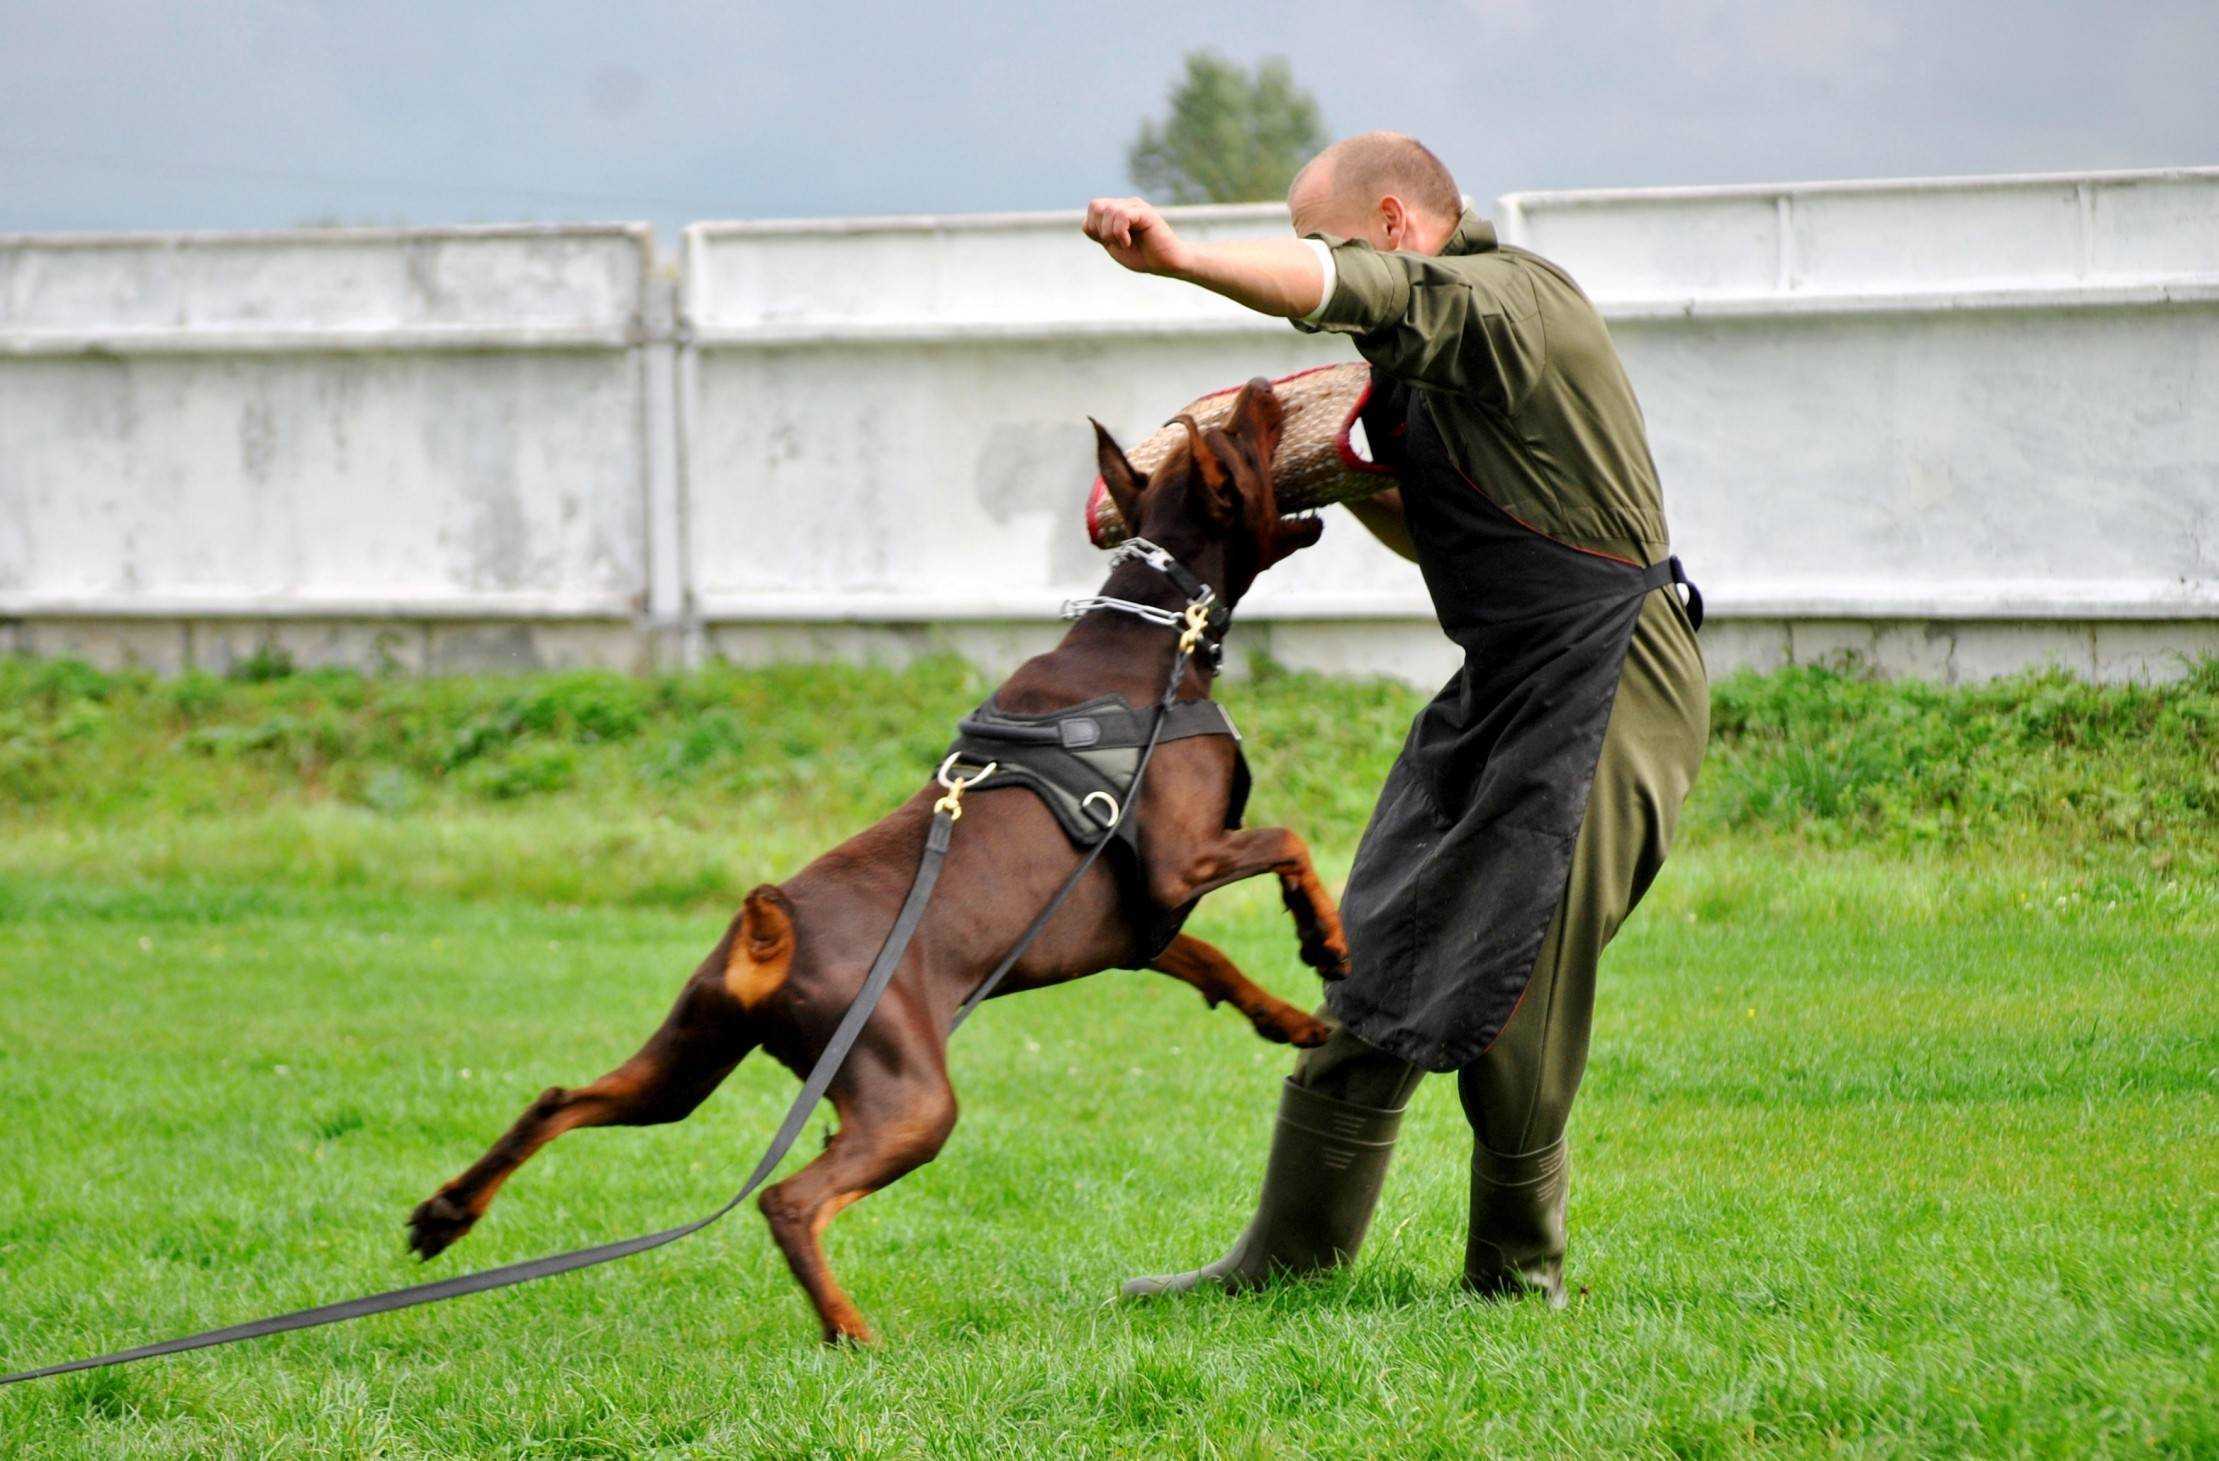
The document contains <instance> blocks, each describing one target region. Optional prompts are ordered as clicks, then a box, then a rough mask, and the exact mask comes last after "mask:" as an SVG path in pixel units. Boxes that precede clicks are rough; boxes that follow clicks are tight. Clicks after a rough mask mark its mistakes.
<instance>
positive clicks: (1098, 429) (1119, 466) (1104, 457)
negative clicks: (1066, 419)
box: [1086, 416, 1148, 537]
mask: <svg viewBox="0 0 2219 1461" xmlns="http://www.w3.org/2000/svg"><path fill="white" fill-rule="evenodd" d="M1086 419H1087V422H1088V424H1089V425H1091V426H1092V427H1093V428H1094V460H1095V463H1096V465H1097V467H1098V468H1099V469H1100V471H1101V473H1102V485H1103V486H1104V487H1106V488H1108V489H1109V498H1110V501H1111V503H1113V504H1114V505H1115V506H1116V508H1117V515H1118V516H1119V517H1121V518H1123V519H1124V520H1125V533H1126V536H1128V537H1131V536H1135V535H1137V534H1138V533H1139V532H1140V495H1141V494H1142V493H1143V492H1146V491H1147V490H1148V476H1147V474H1146V473H1144V472H1136V471H1134V470H1133V464H1132V463H1131V462H1129V461H1127V460H1125V450H1124V448H1123V447H1120V446H1119V445H1118V444H1117V442H1116V439H1115V438H1113V437H1112V436H1111V435H1110V434H1109V428H1108V427H1106V426H1104V425H1103V424H1102V423H1101V422H1099V421H1096V420H1095V419H1094V418H1093V417H1092V416H1089V417H1087V418H1086Z"/></svg>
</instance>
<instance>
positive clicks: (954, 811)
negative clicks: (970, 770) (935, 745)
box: [932, 751, 1002, 822]
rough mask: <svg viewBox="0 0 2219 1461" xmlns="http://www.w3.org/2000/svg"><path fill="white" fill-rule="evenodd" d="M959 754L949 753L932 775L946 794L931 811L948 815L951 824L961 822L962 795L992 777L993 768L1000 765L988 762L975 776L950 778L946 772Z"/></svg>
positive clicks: (952, 766)
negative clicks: (945, 789) (944, 789)
mask: <svg viewBox="0 0 2219 1461" xmlns="http://www.w3.org/2000/svg"><path fill="white" fill-rule="evenodd" d="M959 754H961V753H960V752H952V751H951V752H950V753H949V754H948V759H947V760H945V761H942V762H941V763H940V769H939V770H938V771H936V772H934V773H933V780H935V781H937V782H939V783H940V784H941V785H942V786H944V787H946V788H947V789H948V794H947V795H946V796H943V797H942V798H940V800H938V801H936V802H934V803H933V804H932V809H933V810H934V811H935V812H946V813H947V814H948V820H949V821H951V822H959V821H961V820H963V793H965V792H967V791H969V790H970V789H971V788H972V787H974V786H977V785H978V784H979V783H980V782H982V781H984V780H985V779H986V778H987V777H989V776H992V775H993V774H994V768H996V767H997V766H999V765H1001V764H1002V763H1001V762H999V761H989V762H987V763H986V769H985V770H983V771H981V772H979V774H978V775H976V776H958V777H954V778H950V777H949V775H948V772H949V771H950V770H952V769H953V768H954V766H955V759H956V756H957V755H959Z"/></svg>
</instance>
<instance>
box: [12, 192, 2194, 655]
mask: <svg viewBox="0 0 2219 1461" xmlns="http://www.w3.org/2000/svg"><path fill="white" fill-rule="evenodd" d="M1494 216H1495V217H1496V219H1497V222H1498V224H1499V226H1500V228H1501V229H1502V232H1503V234H1504V237H1505V238H1506V240H1508V241H1510V242H1513V243H1519V244H1523V245H1525V246H1528V247H1531V248H1533V249H1535V250H1537V251H1539V252H1541V253H1543V254H1545V255H1547V256H1549V257H1551V258H1553V259H1555V260H1557V261H1558V262H1560V263H1562V264H1564V265H1565V266H1566V267H1567V268H1568V269H1569V270H1570V271H1571V272H1572V273H1573V274H1574V275H1575V277H1577V278H1578V279H1579V280H1580V281H1581V283H1582V285H1583V286H1584V287H1585V288H1586V289H1587V290H1588V292H1589V293H1590V294H1591V295H1592V296H1593V297H1594V298H1595V300H1596V302H1597V304H1598V305H1599V306H1600V307H1601V308H1602V310H1603V312H1604V314H1605V316H1606V318H1607V319H1608V320H1609V321H1610V323H1611V328H1612V331H1613V333H1614V335H1615V336H1616V338H1617V340H1618V342H1619V345H1620V348H1621V350H1622V352H1623V354H1624V356H1625V359H1626V363H1627V368H1628V370H1629V371H1630V373H1631V374H1632V377H1633V380H1634V384H1635V387H1636V389H1637V390H1638V392H1639V393H1640V395H1641V399H1642V402H1643V405H1644V408H1645V411H1646V414H1647V417H1648V420H1649V423H1650V428H1651V433H1652V440H1653V444H1654V447H1655V451H1656V455H1657V459H1658V464H1659V467H1660V469H1661V471H1662V474H1663V478H1664V481H1665V486H1666V493H1667V502H1668V507H1669V511H1670V514H1671V517H1672V521H1673V527H1674V535H1675V540H1676V546H1677V547H1678V549H1679V550H1680V552H1681V553H1682V555H1683V556H1684V557H1685V558H1686V560H1687V562H1688V564H1689V566H1690V568H1691V570H1692V571H1693V572H1694V574H1695V576H1696V577H1697V578H1698V579H1699V580H1700V581H1701V582H1702V583H1703V585H1704V587H1705V591H1706V594H1707V597H1708V599H1709V602H1710V606H1711V614H1712V622H1711V625H1710V626H1709V627H1708V628H1707V629H1706V631H1705V636H1704V638H1705V649H1706V654H1707V655H1708V657H1709V658H1710V661H1711V663H1712V666H1713V668H1714V669H1716V670H1720V671H1723V670H1729V669H1732V668H1736V667H1739V666H1742V665H1756V666H1760V667H1761V666H1769V665H1777V664H1783V663H1791V662H1813V661H1826V660H1831V659H1835V658H1839V657H1841V656H1844V655H1852V656H1857V657H1860V658H1863V659H1865V660H1868V661H1870V662H1871V663H1873V664H1875V665H1876V666H1878V667H1879V668H1881V669H1882V670H1884V671H1887V672H1890V673H1896V674H1908V675H1917V676H1921V677H1925V678H1930V679H1937V680H1947V681H1961V680H1977V679H1982V678H1986V677H1988V676H1991V675H1994V674H1997V673H2002V672H2007V671H2011V670H2016V669H2020V668H2024V667H2028V666H2032V665H2037V664H2059V665H2063V666H2065V667H2067V668H2069V669H2072V670H2074V671H2076V672H2078V673H2080V674H2083V675H2086V676H2089V677H2092V678H2100V679H2130V678H2162V677H2167V676H2170V675H2174V674H2177V673H2179V672H2180V671H2181V670H2182V669H2183V668H2184V667H2185V665H2186V664H2187V663H2189V662H2190V660H2191V659H2192V658H2194V657H2196V656H2200V655H2210V654H2214V653H2219V168H2214V169H2192V170H2178V171H2168V172H2145V173H2110V174H2087V175H2070V176H2045V177H2012V178H1977V179H1937V180H1917V181H1908V182H1891V183H1833V184H1805V185H1792V186H1780V187H1745V188H1709V189H1648V190H1629V191H1613V192H1584V193H1526V194H1514V195H1511V196H1509V197H1506V198H1503V199H1500V200H1498V201H1497V203H1496V205H1495V207H1494ZM1180 223H1181V226H1182V227H1183V228H1184V229H1186V230H1188V231H1190V232H1192V233H1195V234H1199V235H1201V236H1232V235H1239V234H1244V233H1254V232H1259V231H1261V232H1269V231H1274V230H1277V229H1281V228H1283V227H1284V226H1285V218H1284V213H1283V210H1281V209H1279V208H1278V207H1276V206H1275V205H1258V206H1253V207H1239V208H1212V209H1197V210H1188V211H1187V212H1186V213H1185V214H1184V216H1183V217H1181V219H1180ZM1076 224H1077V219H1076V217H1075V215H1065V214H1053V215H1019V216H1009V215H998V216H978V217H946V218H898V219H875V220H841V221H831V222H792V223H778V222H772V223H701V224H696V225H694V226H693V227H691V228H689V229H688V230H686V233H685V236H684V239H683V241H682V246H681V247H680V248H679V250H678V252H677V256H676V258H675V259H674V260H670V261H667V262H659V261H658V259H657V257H656V254H655V250H654V247H653V242H652V240H651V239H650V237H649V234H648V231H647V229H646V228H645V227H644V226H639V225H605V226H604V225H593V226H585V225H562V226H539V227H481V228H466V229H420V230H342V231H333V232H308V233H272V234H247V235H165V236H156V235H121V236H110V235H101V236H16V237H8V238H0V652H7V651H10V650H13V651H19V652H28V653H32V654H38V655H47V656H54V655H64V654H75V655H81V656H84V657H87V658H90V659H92V660H94V661H95V662H98V663H103V664H111V665H112V664H123V663H137V664H143V665H147V666H151V667H154V668H158V669H163V670H173V669H177V668H181V667H183V666H185V665H187V664H197V665H203V666H207V667H209V668H216V669H221V668H224V667H226V666H227V665H229V664H232V663H234V662H236V661H238V660H240V659H242V658H245V657H247V656H251V655H253V654H255V653H256V652H257V651H265V652H266V651H269V650H273V649H274V650H278V651H282V652H283V653H285V654H287V655H289V656H291V657H292V658H293V659H294V660H295V661H296V662H299V663H326V662H340V663H350V664H358V665H364V666H375V665H389V666H392V667H395V668H398V669H401V670H405V671H437V670H445V669H485V668H497V667H503V666H510V667H517V668H524V667H530V666H545V665H561V664H580V663H595V664H613V665H619V666H625V667H635V668H637V667H645V666H648V665H651V664H674V663H689V662H698V661H700V660H703V659H706V658H711V657H722V658H727V659H731V660H735V661H741V662H758V661H765V660H773V659H796V658H804V659H823V658H846V659H853V658H887V659H897V660H898V659H903V658H907V657H910V656H913V655H915V654H918V653H921V652H937V651H949V650H952V651H954V652H956V653H960V654H963V655H965V656H967V657H970V658H972V659H975V660H978V661H980V662H982V663H986V664H988V665H992V666H1000V665H1004V664H1008V663H1011V662H1013V661H1014V660H1015V659H1017V658H1020V657H1022V656H1023V655H1024V654H1027V653H1031V652H1033V651H1035V650H1037V649H1038V648H1041V647H1043V646H1044V645H1046V644H1047V643H1049V642H1051V641H1052V639H1053V637H1054V635H1055V634H1056V633H1057V624H1056V621H1055V617H1054V616H1055V610H1056V606H1057V604H1058V603H1059V602H1060V600H1061V599H1062V598H1064V597H1066V596H1068V595H1071V594H1074V593H1079V592H1083V591H1086V590H1088V589H1090V588H1091V587H1092V586H1093V585H1094V584H1095V583H1096V582H1097V581H1098V579H1099V575H1100V566H1099V562H1100V560H1099V555H1097V554H1096V553H1095V551H1094V550H1093V549H1092V548H1090V547H1089V546H1088V544H1087V542H1086V539H1085V535H1084V533H1083V531H1082V530H1081V528H1080V526H1079V504H1080V501H1081V498H1082V495H1083V491H1084V488H1085V485H1086V482H1087V480H1088V478H1089V477H1090V476H1091V473H1092V465H1091V446H1090V433H1089V431H1088V428H1087V425H1086V417H1087V416H1088V415H1094V416H1098V417H1100V418H1101V419H1102V420H1103V421H1104V422H1105V423H1107V424H1108V425H1109V426H1110V427H1111V428H1112V429H1113V430H1114V431H1116V432H1118V433H1119V434H1120V435H1121V436H1123V437H1125V438H1126V439H1132V438H1136V437H1138V436H1140V435H1142V434H1144V433H1146V432H1147V431H1148V430H1150V429H1152V428H1153V427H1154V426H1155V425H1156V424H1157V423H1158V422H1160V421H1161V419H1162V418H1163V417H1164V416H1165V415H1166V414H1167V413H1168V412H1170V411H1171V410H1173V409H1175V408H1176V407H1177V406H1178V405H1179V404H1180V403H1182V402H1183V401H1185V400H1186V399H1187V398H1188V397H1190V396H1192V395H1194V394H1197V393H1199V392H1201V391H1203V390H1207V389H1212V388H1215V387H1218V386H1222V385H1226V384H1230V383H1233V382H1236V381H1238V380H1241V379H1244V378H1246V377H1248V376H1250V375H1255V374H1265V375H1275V374H1281V373H1284V372H1286V371H1289V370H1294V369H1298V368H1300V367H1302V366H1304V365H1309V364H1314V363H1320V362H1324V361H1330V360H1337V359H1346V358H1349V356H1350V354H1351V348H1350V346H1349V343H1348V342H1347V341H1345V340H1340V339H1334V338H1324V337H1308V336H1303V335H1300V334H1298V333H1296V332H1295V331H1293V330H1290V329H1288V328H1286V327H1285V326H1283V325H1279V324H1276V323H1274V322H1271V321H1264V320H1259V319H1256V318H1254V317H1252V316H1248V315H1246V314H1244V313H1243V312H1242V311H1240V310H1239V309H1237V308H1236V307H1234V306H1232V305H1230V304H1228V303H1226V302H1224V301H1222V300H1219V299H1216V298H1215V297H1213V296H1209V295H1206V294H1203V293H1201V292H1199V291H1195V290H1191V289H1186V288H1183V287H1180V286H1177V285H1173V284H1168V283H1164V282H1162V281H1157V280H1151V279H1143V278H1139V277H1137V276H1132V275H1128V274H1125V273H1123V272H1122V271H1120V270H1118V269H1116V268H1114V267H1113V266H1111V265H1109V264H1108V263H1107V262H1106V261H1104V260H1103V259H1102V258H1101V257H1100V256H1099V254H1098V253H1097V252H1096V251H1094V250H1093V248H1092V247H1091V245H1089V244H1087V243H1086V242H1085V241H1084V240H1083V239H1081V238H1080V237H1079V235H1078V233H1077V227H1076ZM1243 621H1244V622H1243V629H1242V632H1241V633H1240V634H1238V635H1236V636H1235V641H1234V649H1235V658H1236V663H1237V661H1238V660H1239V658H1240V657H1241V656H1242V655H1243V654H1248V653H1255V652H1258V651H1261V652H1264V653H1268V654H1270V655H1271V656H1272V657H1274V658H1275V659H1277V660H1279V661H1281V662H1284V663H1288V664H1291V665H1296V666H1301V667H1309V668H1319V669H1327V670H1347V671H1352V672H1379V671H1384V672H1387V673H1391V674H1395V675H1398V676H1400V677H1403V678H1407V679H1412V680H1416V681H1421V682H1422V681H1427V680H1432V679H1436V678H1438V677H1439V676H1440V675H1442V674H1445V673H1446V671H1447V669H1448V668H1449V666H1450V664H1451V663H1452V656H1453V654H1454V650H1453V649H1452V648H1451V647H1450V646H1449V645H1448V644H1447V643H1446V641H1445V640H1443V639H1441V637H1440V635H1439V633H1438V631H1437V630H1436V629H1435V628H1434V627H1433V626H1432V623H1431V620H1430V616H1429V615H1428V613H1427V609H1426V603H1425V599H1424V595H1423V591H1422V588H1421V587H1420V585H1419V584H1418V582H1417V579H1416V575H1415V573H1414V571H1413V570H1411V569H1410V568H1409V567H1408V566H1407V565H1405V564H1403V563H1401V562H1400V561H1399V560H1396V559H1393V558H1391V557H1389V556H1388V555H1387V554H1386V553H1385V552H1384V551H1383V550H1380V549H1378V548H1377V547H1376V546H1374V545H1373V544H1372V543H1371V542H1370V541H1369V539H1368V538H1367V537H1365V535H1363V534H1362V532H1361V531H1360V530H1359V529H1357V528H1356V527H1355V525H1354V523H1353V522H1351V521H1348V520H1346V519H1345V518H1344V519H1342V520H1340V521H1337V522H1335V523H1333V524H1332V525H1331V526H1330V528H1329V530H1328V532H1327V535H1326V539H1325V542H1324V543H1323V544H1322V545H1321V546H1320V547H1319V548H1318V549H1316V550H1314V551H1312V552H1310V553H1306V554H1304V555H1302V556H1300V557H1298V558H1296V559H1294V560H1292V561H1290V562H1289V563H1288V564H1287V565H1285V566H1284V567H1283V568H1282V569H1280V570H1278V571H1276V572H1275V573H1274V574H1272V575H1271V576H1270V577H1269V578H1268V579H1267V580H1266V581H1265V582H1264V583H1263V584H1262V585H1261V586H1260V587H1259V589H1258V591H1257V593H1256V594H1255V596H1254V597H1253V599H1252V600H1251V602H1250V604H1249V605H1248V607H1247V609H1246V611H1245V612H1244V614H1243Z"/></svg>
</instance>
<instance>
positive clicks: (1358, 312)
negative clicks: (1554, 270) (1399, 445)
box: [1296, 234, 1546, 409]
mask: <svg viewBox="0 0 2219 1461" xmlns="http://www.w3.org/2000/svg"><path fill="white" fill-rule="evenodd" d="M1310 241H1311V242H1314V243H1322V244H1324V245H1325V246H1326V248H1327V250H1328V251H1329V253H1330V256H1331V261H1332V268H1331V273H1330V276H1329V278H1328V286H1329V287H1328V292H1327V294H1326V297H1325V299H1324V300H1323V301H1322V302H1321V303H1320V305H1319V306H1318V308H1317V310H1316V311H1314V312H1313V313H1312V314H1311V316H1310V317H1309V318H1308V319H1306V320H1301V321H1297V322H1296V328H1298V329H1307V330H1330V331H1333V332H1334V333H1336V334H1343V335H1349V336H1352V337H1353V338H1354V340H1355V343H1356V348H1357V350H1358V351H1359V352H1360V353H1361V354H1362V355H1363V357H1364V358H1365V359H1366V360H1368V361H1370V362H1371V363H1372V364H1373V365H1376V366H1378V367H1379V368H1380V369H1381V370H1382V371H1385V372H1386V373H1387V374H1388V375H1391V376H1394V377H1395V378H1396V379H1398V380H1406V381H1411V382H1414V383H1416V384H1418V385H1424V386H1430V387H1432V388H1434V389H1436V390H1451V391H1458V392H1462V393H1465V394H1468V395H1471V396H1474V397H1477V398H1478V399H1480V400H1482V401H1485V402H1487V403H1488V404H1490V405H1493V406H1495V407H1497V408H1498V409H1510V408H1513V407H1515V405H1516V404H1517V403H1518V402H1519V401H1520V400H1522V399H1523V398H1524V397H1525V394H1526V391H1527V389H1528V388H1529V387H1530V386H1531V385H1532V383H1533V381H1534V380H1535V379H1537V378H1538V377H1539V375H1540V372H1541V370H1542V368H1543V365H1544V363H1545V359H1546V336H1545V335H1544V333H1543V331H1542V330H1541V328H1540V318H1539V309H1538V302H1537V301H1536V299H1535V297H1534V294H1533V289H1532V285H1531V283H1530V282H1529V281H1527V280H1525V279H1524V278H1522V277H1521V276H1520V275H1519V274H1518V273H1517V272H1516V269H1515V266H1511V265H1509V264H1508V263H1507V261H1504V260H1502V259H1501V258H1500V257H1499V256H1498V257H1496V258H1493V259H1489V258H1488V257H1487V256H1483V255H1482V256H1471V255H1466V256H1458V257H1449V258H1436V257H1434V256H1432V255H1428V254H1411V253H1399V252H1398V253H1381V252H1379V251H1378V250H1376V249H1374V248H1372V246H1371V245H1370V244H1368V243H1365V242H1363V241H1362V240H1347V239H1336V238H1332V237H1330V236H1328V235H1322V234H1321V235H1315V236H1313V237H1312V239H1311V240H1310Z"/></svg>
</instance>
